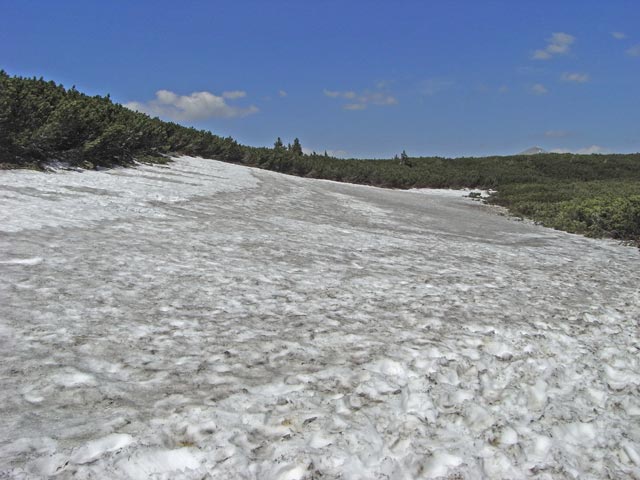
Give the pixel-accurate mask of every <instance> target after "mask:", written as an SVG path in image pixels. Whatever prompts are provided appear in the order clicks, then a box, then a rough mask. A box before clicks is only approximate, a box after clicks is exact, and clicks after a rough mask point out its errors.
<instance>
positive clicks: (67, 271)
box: [0, 158, 640, 480]
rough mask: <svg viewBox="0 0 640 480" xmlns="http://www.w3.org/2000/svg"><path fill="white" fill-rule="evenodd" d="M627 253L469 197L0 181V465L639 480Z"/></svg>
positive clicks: (245, 173)
mask: <svg viewBox="0 0 640 480" xmlns="http://www.w3.org/2000/svg"><path fill="white" fill-rule="evenodd" d="M639 266H640V253H639V251H638V249H636V248H630V247H624V246H620V245H617V244H615V243H613V242H608V241H599V240H591V239H586V238H582V237H579V236H575V235H570V234H566V233H562V232H557V231H553V230H549V229H545V228H542V227H538V226H535V225H532V224H530V223H525V222H516V221H514V220H512V219H509V218H507V217H504V216H500V215H497V214H496V213H495V211H494V210H492V209H490V208H489V207H485V206H483V205H481V204H479V203H477V202H473V201H471V200H469V199H467V198H463V197H462V193H461V192H443V191H433V192H406V191H392V190H381V189H376V188H371V187H362V186H354V185H346V184H338V183H333V182H325V181H317V180H305V179H301V178H295V177H287V176H281V175H278V174H276V173H271V172H266V171H260V170H251V169H247V168H245V167H239V166H234V165H230V164H225V163H219V162H215V161H204V160H199V159H191V158H182V159H179V160H177V161H176V162H175V163H173V164H172V165H170V166H168V167H167V166H143V167H139V168H137V169H116V170H109V171H103V172H89V171H86V172H59V173H55V174H43V173H37V172H29V171H4V172H0V278H1V279H2V282H0V379H1V380H0V382H1V383H0V387H1V389H0V412H1V421H0V478H2V477H10V478H40V477H43V476H48V475H57V477H56V478H157V479H159V478H167V479H169V478H171V479H174V478H188V479H191V478H193V479H202V478H225V479H228V478H247V479H249V478H259V479H283V480H284V479H290V480H292V479H302V478H309V479H310V478H316V479H321V478H327V479H333V478H344V479H372V478H374V479H375V478H379V479H387V478H389V479H405V478H406V479H409V478H437V477H443V478H469V479H475V478H482V477H483V476H484V477H485V478H491V479H500V478H505V479H507V478H508V479H517V478H525V477H526V478H538V479H550V478H554V479H556V478H580V479H590V478H591V479H601V478H640V343H639V338H640V327H639V319H640V288H639V285H640V282H639V278H638V271H639Z"/></svg>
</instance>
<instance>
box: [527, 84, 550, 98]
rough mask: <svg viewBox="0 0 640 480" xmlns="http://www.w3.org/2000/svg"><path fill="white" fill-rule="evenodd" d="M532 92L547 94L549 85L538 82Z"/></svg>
mask: <svg viewBox="0 0 640 480" xmlns="http://www.w3.org/2000/svg"><path fill="white" fill-rule="evenodd" d="M531 93H535V94H536V95H545V94H547V93H549V90H547V87H545V86H544V85H542V84H541V83H536V84H535V85H533V86H532V87H531Z"/></svg>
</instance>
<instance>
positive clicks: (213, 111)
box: [124, 90, 258, 120]
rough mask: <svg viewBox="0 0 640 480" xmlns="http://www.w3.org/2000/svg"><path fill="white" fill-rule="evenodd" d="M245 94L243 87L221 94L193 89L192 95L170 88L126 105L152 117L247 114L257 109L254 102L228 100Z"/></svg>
mask: <svg viewBox="0 0 640 480" xmlns="http://www.w3.org/2000/svg"><path fill="white" fill-rule="evenodd" d="M244 96H246V93H245V92H243V91H241V90H234V91H229V92H224V93H223V94H222V96H217V95H214V94H213V93H210V92H193V93H192V94H190V95H177V94H176V93H174V92H172V91H170V90H158V91H157V92H156V98H155V99H153V100H150V101H149V102H146V103H145V102H129V103H125V104H124V106H125V107H127V108H129V109H131V110H136V111H138V112H143V113H147V114H149V115H151V116H159V117H166V118H170V119H172V120H202V119H205V118H211V117H224V118H232V117H244V116H247V115H251V114H253V113H256V112H258V108H257V107H255V106H254V105H251V106H249V107H236V106H232V105H229V104H227V102H226V100H227V99H229V100H232V99H237V98H242V97H244Z"/></svg>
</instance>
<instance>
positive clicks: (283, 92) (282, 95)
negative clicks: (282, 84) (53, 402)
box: [278, 90, 288, 97]
mask: <svg viewBox="0 0 640 480" xmlns="http://www.w3.org/2000/svg"><path fill="white" fill-rule="evenodd" d="M287 95H288V93H287V92H286V91H285V90H278V96H279V97H286V96H287Z"/></svg>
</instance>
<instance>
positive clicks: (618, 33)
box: [611, 32, 627, 40]
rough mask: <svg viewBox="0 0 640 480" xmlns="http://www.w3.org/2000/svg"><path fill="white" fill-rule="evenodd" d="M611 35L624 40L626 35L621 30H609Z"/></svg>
mask: <svg viewBox="0 0 640 480" xmlns="http://www.w3.org/2000/svg"><path fill="white" fill-rule="evenodd" d="M611 36H612V37H613V38H615V39H616V40H624V39H625V38H627V35H626V34H625V33H623V32H611Z"/></svg>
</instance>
